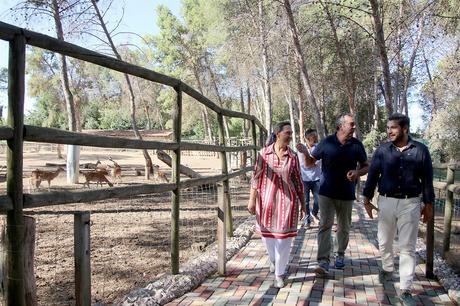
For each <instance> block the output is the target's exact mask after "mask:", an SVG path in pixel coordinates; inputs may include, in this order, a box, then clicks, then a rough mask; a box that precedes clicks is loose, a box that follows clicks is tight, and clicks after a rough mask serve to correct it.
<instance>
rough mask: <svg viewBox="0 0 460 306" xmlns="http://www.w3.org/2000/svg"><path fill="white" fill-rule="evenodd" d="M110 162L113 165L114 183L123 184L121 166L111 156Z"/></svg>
mask: <svg viewBox="0 0 460 306" xmlns="http://www.w3.org/2000/svg"><path fill="white" fill-rule="evenodd" d="M109 160H110V161H111V162H112V163H113V169H112V176H113V181H114V182H115V181H116V182H117V185H118V183H120V182H121V167H120V165H119V164H118V163H117V162H116V161H114V160H113V158H112V156H109Z"/></svg>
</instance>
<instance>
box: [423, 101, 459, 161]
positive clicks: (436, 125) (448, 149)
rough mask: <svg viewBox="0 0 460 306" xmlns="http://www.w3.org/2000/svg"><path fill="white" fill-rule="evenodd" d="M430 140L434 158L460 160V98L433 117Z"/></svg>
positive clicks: (429, 133)
mask: <svg viewBox="0 0 460 306" xmlns="http://www.w3.org/2000/svg"><path fill="white" fill-rule="evenodd" d="M428 139H429V141H430V149H431V150H432V152H433V155H434V157H438V158H439V159H440V161H448V160H449V159H450V160H456V161H458V160H460V98H457V99H455V100H452V101H450V102H449V103H448V105H447V107H446V108H445V109H444V110H442V111H439V112H438V113H436V114H435V115H434V116H433V120H432V121H431V124H430V127H429V130H428Z"/></svg>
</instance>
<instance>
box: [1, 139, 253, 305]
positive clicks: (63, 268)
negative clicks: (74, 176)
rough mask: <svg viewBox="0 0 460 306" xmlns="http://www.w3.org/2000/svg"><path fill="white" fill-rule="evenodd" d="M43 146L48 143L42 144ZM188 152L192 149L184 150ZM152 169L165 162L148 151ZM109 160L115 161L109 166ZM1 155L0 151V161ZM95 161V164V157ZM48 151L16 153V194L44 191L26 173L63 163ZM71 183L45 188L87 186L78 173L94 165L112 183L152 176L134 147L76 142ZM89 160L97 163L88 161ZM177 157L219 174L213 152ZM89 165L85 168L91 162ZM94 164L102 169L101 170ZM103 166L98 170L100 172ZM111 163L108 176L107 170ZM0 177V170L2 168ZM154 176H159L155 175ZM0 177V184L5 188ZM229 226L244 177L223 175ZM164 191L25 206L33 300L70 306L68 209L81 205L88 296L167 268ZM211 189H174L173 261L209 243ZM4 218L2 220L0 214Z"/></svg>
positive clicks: (101, 295)
mask: <svg viewBox="0 0 460 306" xmlns="http://www.w3.org/2000/svg"><path fill="white" fill-rule="evenodd" d="M50 148H51V146H50ZM190 153H193V154H190ZM152 157H153V163H154V164H155V165H157V167H154V168H155V171H158V170H159V171H160V173H161V174H160V175H159V176H160V177H163V179H164V177H165V178H166V179H170V177H171V173H170V168H169V167H168V166H167V165H165V164H164V163H162V162H161V161H159V160H158V159H157V158H156V156H155V155H154V154H152ZM109 158H110V159H112V160H113V161H115V163H116V164H117V165H118V167H119V168H117V167H116V166H115V167H114V163H113V162H112V161H111V160H110V159H109ZM5 160H6V157H5V155H4V154H3V151H2V154H0V161H5ZM97 161H100V163H97ZM63 164H65V160H64V159H59V158H58V155H57V153H56V151H54V150H53V151H49V150H45V149H43V148H41V149H40V150H38V152H37V150H36V149H34V147H32V149H30V150H27V149H26V150H25V152H24V174H23V184H24V193H29V192H32V193H48V192H49V191H48V183H47V180H46V178H44V179H42V182H41V185H40V188H39V189H36V188H31V189H29V187H30V180H31V177H32V172H33V171H36V169H39V171H49V172H55V171H56V170H57V169H58V167H63V168H64V166H63ZM80 164H81V167H80V170H81V172H82V173H80V176H79V184H67V182H66V175H65V172H62V171H61V172H60V173H58V175H57V176H56V177H55V178H53V179H52V180H51V181H50V192H53V191H63V190H68V191H73V190H78V189H84V188H85V189H88V186H87V183H86V182H87V181H86V179H85V176H84V174H83V173H85V172H88V171H100V172H101V174H103V175H104V177H105V178H106V179H107V180H108V181H109V182H110V183H113V184H118V186H129V185H133V186H134V185H136V184H145V183H156V182H155V180H157V179H158V175H157V176H151V179H150V181H147V180H146V179H145V178H144V175H143V173H142V172H143V171H144V170H143V167H144V158H143V155H142V152H141V151H135V150H125V151H122V150H111V149H99V148H89V147H82V150H81V162H80ZM96 164H97V165H96ZM182 164H183V165H186V166H188V167H190V168H192V169H193V170H194V171H196V172H198V173H200V174H201V175H216V174H219V173H220V171H221V170H220V160H219V158H218V157H217V155H214V156H210V155H209V154H208V156H200V155H199V152H189V153H188V154H184V156H183V157H182ZM93 166H94V167H96V168H98V169H99V170H98V169H96V168H92V167H93ZM101 169H102V170H101ZM104 169H106V172H104ZM114 169H118V171H117V172H116V174H117V175H118V174H119V173H120V169H121V177H119V176H113V173H112V171H111V170H114ZM2 177H3V173H2ZM181 179H182V180H183V179H186V177H182V178H181ZM96 183H97V182H96V181H89V188H90V189H100V190H101V192H104V190H106V188H111V187H109V186H108V185H107V184H102V187H101V186H100V185H99V184H96ZM158 183H163V181H159V182H158ZM5 185H6V184H5V182H4V179H2V181H1V183H0V189H1V190H2V192H3V193H5V192H6V186H5ZM230 187H231V189H230V191H231V203H232V213H233V219H234V226H235V227H236V226H237V225H238V224H239V223H240V222H242V221H244V220H246V218H247V217H248V214H247V212H246V204H247V200H248V189H249V185H248V183H247V181H246V180H241V179H240V178H234V179H231V180H230ZM170 206H171V198H170V193H162V194H150V195H139V196H135V197H130V198H126V199H123V198H121V199H118V198H117V199H109V200H104V201H98V202H90V203H74V204H67V205H56V206H46V207H41V208H35V209H27V210H25V211H24V214H25V215H28V216H31V217H33V218H34V219H35V221H36V238H35V262H34V266H35V276H36V284H37V296H38V304H39V305H74V304H75V296H74V295H75V294H74V283H75V281H74V256H73V243H74V241H73V240H74V236H73V230H74V215H73V214H74V212H77V211H89V212H90V213H91V216H90V220H91V221H90V224H91V225H90V233H91V234H90V237H91V288H92V289H91V291H92V303H97V302H99V303H103V304H112V303H116V302H117V301H118V302H120V301H121V299H122V298H123V296H124V295H125V294H127V293H128V292H130V291H131V290H133V289H136V288H140V287H143V286H145V285H146V284H147V283H149V282H152V281H153V280H155V279H156V278H158V277H159V276H160V275H162V274H164V273H169V272H170V235H171V234H170V224H171V216H170V212H171V207H170ZM216 208H217V188H216V187H215V186H214V185H205V186H200V187H194V188H189V189H184V190H182V191H181V207H180V221H179V228H180V230H179V237H180V246H179V247H180V263H181V264H182V263H184V262H186V261H187V260H188V259H189V258H191V257H192V256H196V255H198V254H200V252H201V251H202V250H204V248H206V247H207V246H208V245H210V244H211V243H213V242H214V240H215V237H216V228H217V219H216V216H217V211H216ZM2 222H3V223H4V222H5V221H4V219H3V218H2Z"/></svg>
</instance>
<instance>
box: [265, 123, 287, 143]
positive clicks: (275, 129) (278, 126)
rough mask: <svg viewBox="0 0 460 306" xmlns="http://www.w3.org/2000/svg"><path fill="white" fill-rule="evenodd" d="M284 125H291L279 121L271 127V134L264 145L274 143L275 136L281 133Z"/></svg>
mask: <svg viewBox="0 0 460 306" xmlns="http://www.w3.org/2000/svg"><path fill="white" fill-rule="evenodd" d="M286 125H289V126H290V125H291V123H290V122H289V121H281V122H278V123H277V124H275V126H274V127H273V133H271V134H270V136H269V137H268V139H267V143H266V144H265V145H266V146H269V145H271V144H273V143H274V142H275V141H276V134H278V133H279V132H281V131H282V130H283V128H284V127H285V126H286Z"/></svg>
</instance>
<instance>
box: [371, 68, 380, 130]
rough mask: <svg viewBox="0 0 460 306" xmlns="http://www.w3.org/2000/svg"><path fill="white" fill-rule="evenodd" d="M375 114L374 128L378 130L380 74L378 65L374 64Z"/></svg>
mask: <svg viewBox="0 0 460 306" xmlns="http://www.w3.org/2000/svg"><path fill="white" fill-rule="evenodd" d="M374 68H375V70H374V103H373V108H374V116H373V124H372V128H373V129H374V130H378V128H379V74H378V69H377V65H375V66H374Z"/></svg>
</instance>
